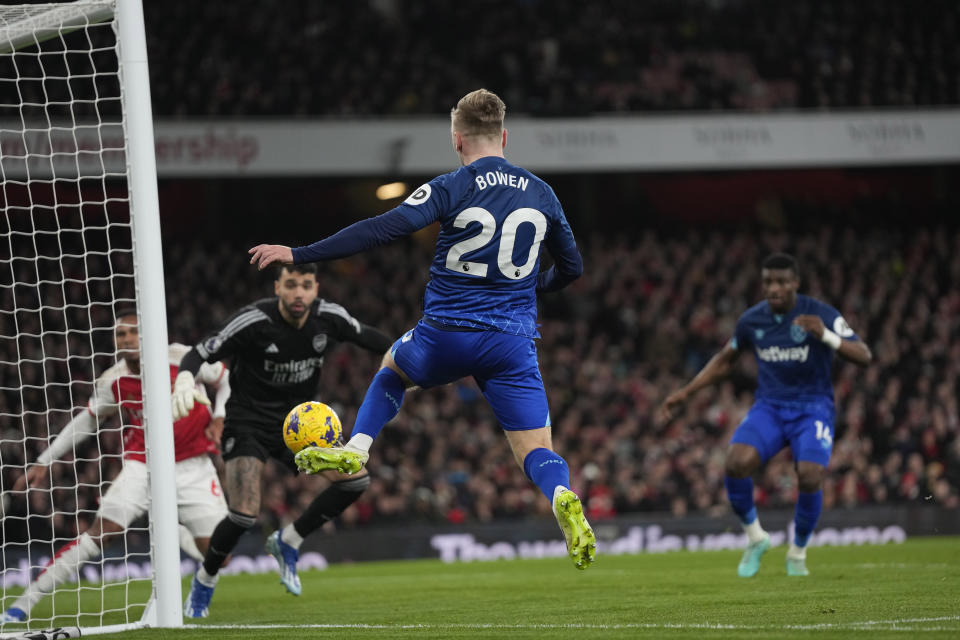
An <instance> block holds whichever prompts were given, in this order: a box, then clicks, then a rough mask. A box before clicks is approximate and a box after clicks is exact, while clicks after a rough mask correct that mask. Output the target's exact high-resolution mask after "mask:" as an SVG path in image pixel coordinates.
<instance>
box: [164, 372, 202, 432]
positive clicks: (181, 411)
mask: <svg viewBox="0 0 960 640" xmlns="http://www.w3.org/2000/svg"><path fill="white" fill-rule="evenodd" d="M195 402H199V403H200V404H205V405H207V406H210V400H208V399H207V396H206V394H204V393H203V392H202V391H201V390H200V389H198V388H197V383H196V381H195V380H194V379H193V374H192V373H190V372H189V371H181V372H180V373H178V374H177V379H176V381H174V383H173V420H174V422H176V421H177V420H179V419H180V418H183V417H184V416H186V415H187V414H188V413H190V412H191V411H193V405H194V403H195Z"/></svg>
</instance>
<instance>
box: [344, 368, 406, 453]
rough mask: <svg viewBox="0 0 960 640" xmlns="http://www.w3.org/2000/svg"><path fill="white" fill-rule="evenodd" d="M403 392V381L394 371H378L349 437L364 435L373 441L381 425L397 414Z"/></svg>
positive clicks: (385, 369)
mask: <svg viewBox="0 0 960 640" xmlns="http://www.w3.org/2000/svg"><path fill="white" fill-rule="evenodd" d="M405 390H406V389H405V387H404V384H403V379H401V378H400V376H399V375H397V372H396V371H394V370H393V369H389V368H387V367H384V368H383V369H380V371H378V372H377V375H375V376H374V377H373V382H371V383H370V387H369V388H368V389H367V395H366V396H364V398H363V404H361V405H360V409H359V410H358V411H357V421H356V422H355V423H354V425H353V432H352V433H351V437H352V436H355V435H357V434H358V433H364V434H366V435H368V436H370V438H371V439H375V438H376V437H377V434H378V433H380V430H381V429H383V425H385V424H387V423H388V422H390V421H391V420H393V419H394V418H395V417H396V416H397V413H399V411H400V405H401V404H403V394H404V391H405Z"/></svg>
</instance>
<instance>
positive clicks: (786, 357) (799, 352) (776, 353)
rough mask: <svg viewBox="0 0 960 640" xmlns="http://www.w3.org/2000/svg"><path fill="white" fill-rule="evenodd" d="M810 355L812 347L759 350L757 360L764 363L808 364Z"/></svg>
mask: <svg viewBox="0 0 960 640" xmlns="http://www.w3.org/2000/svg"><path fill="white" fill-rule="evenodd" d="M808 355H810V345H804V346H802V347H776V346H774V347H767V348H766V349H760V348H757V358H759V359H760V360H763V361H764V362H806V361H807V356H808Z"/></svg>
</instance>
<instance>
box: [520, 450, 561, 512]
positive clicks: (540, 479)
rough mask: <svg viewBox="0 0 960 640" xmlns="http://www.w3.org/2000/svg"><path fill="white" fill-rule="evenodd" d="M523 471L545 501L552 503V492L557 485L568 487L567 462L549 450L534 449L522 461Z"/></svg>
mask: <svg viewBox="0 0 960 640" xmlns="http://www.w3.org/2000/svg"><path fill="white" fill-rule="evenodd" d="M523 471H524V473H526V474H527V477H528V478H530V479H531V480H533V483H534V484H535V485H537V486H538V487H540V491H543V495H545V496H547V500H550V501H551V502H553V490H554V489H555V488H556V487H557V485H558V484H559V485H562V486H563V487H567V488H569V487H570V469H569V468H568V467H567V461H566V460H564V459H563V458H561V457H560V456H558V455H557V454H556V453H554V452H553V451H550V449H544V448H543V447H541V448H539V449H534V450H533V451H531V452H530V453H528V454H527V457H526V458H524V459H523Z"/></svg>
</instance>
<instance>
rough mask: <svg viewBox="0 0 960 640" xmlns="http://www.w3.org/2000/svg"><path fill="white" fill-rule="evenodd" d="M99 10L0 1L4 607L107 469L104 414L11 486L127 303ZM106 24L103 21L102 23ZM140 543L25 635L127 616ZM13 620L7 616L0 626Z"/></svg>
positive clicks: (125, 247) (105, 358) (114, 466)
mask: <svg viewBox="0 0 960 640" xmlns="http://www.w3.org/2000/svg"><path fill="white" fill-rule="evenodd" d="M112 4H113V3H112V1H111V2H86V1H83V2H75V3H71V5H70V6H68V7H63V6H62V5H42V4H31V5H28V6H18V7H11V6H6V7H0V178H2V192H0V206H2V211H3V214H2V221H0V465H2V473H0V482H2V487H0V488H2V491H3V506H4V507H5V509H4V513H3V518H2V554H0V571H2V574H0V582H2V584H0V588H2V596H3V601H2V606H3V609H4V610H7V609H8V608H9V607H11V606H14V605H15V602H16V600H17V596H18V595H19V594H20V593H21V592H22V591H23V589H24V587H25V585H26V584H27V582H28V581H29V580H30V578H31V577H34V576H36V575H37V574H38V573H39V571H40V570H41V568H42V567H43V566H44V565H45V563H46V562H47V561H48V560H49V559H50V558H51V557H53V555H54V554H55V553H56V552H58V551H60V550H61V549H63V548H64V547H65V546H68V545H69V543H71V542H72V541H74V540H75V539H76V538H77V536H78V534H79V533H81V532H83V531H84V530H85V529H86V528H87V527H88V526H89V525H90V524H91V523H92V522H93V520H94V517H95V514H96V513H97V509H98V505H99V502H100V499H101V497H102V495H103V493H104V492H105V491H106V489H107V488H108V486H109V483H110V481H111V480H112V479H113V478H114V477H115V476H116V474H117V473H118V472H119V470H120V468H121V453H122V445H121V437H122V430H123V425H122V424H121V420H120V418H119V417H112V418H109V419H107V420H104V421H103V422H102V423H101V425H100V429H99V430H98V431H97V432H96V433H95V434H94V435H93V436H91V437H89V438H87V439H86V440H85V441H83V442H82V443H80V444H78V445H76V446H75V447H71V453H68V454H67V455H65V456H64V457H63V458H62V459H61V460H59V461H57V462H55V463H53V464H52V465H51V466H50V475H49V482H44V483H42V484H41V486H40V487H39V488H37V489H31V490H30V491H29V492H28V491H14V490H13V488H14V484H15V483H16V481H17V479H18V478H21V477H22V476H23V475H24V472H25V467H26V466H27V465H29V464H31V463H34V462H35V461H36V460H37V457H38V455H39V454H40V453H41V452H42V451H43V450H44V449H46V448H47V446H48V442H49V440H50V439H51V438H52V437H53V436H55V435H56V434H57V433H58V432H59V431H60V430H61V429H62V428H63V426H64V425H65V424H67V423H68V422H69V421H70V420H71V418H72V417H73V416H74V415H76V414H77V413H79V412H80V411H81V410H85V409H84V407H85V406H86V404H87V400H88V398H90V396H91V394H92V393H93V390H94V383H95V380H96V379H97V377H98V376H101V375H102V374H103V373H104V372H105V371H106V370H107V369H108V368H109V367H111V366H112V365H113V364H114V363H115V362H116V360H117V358H116V352H115V348H114V324H115V321H116V312H117V311H118V310H119V309H121V308H124V307H126V308H130V307H134V305H135V301H134V277H133V259H132V249H131V247H132V242H131V225H130V219H129V211H130V207H129V200H128V186H127V184H128V183H127V177H126V168H125V165H126V157H125V152H124V136H123V122H122V115H121V102H120V82H119V78H118V62H117V61H118V52H117V36H116V31H115V24H114V23H113V21H112V20H111V19H110V16H112V14H113V6H112ZM105 19H106V21H102V20H105ZM148 543H149V540H148V533H147V528H146V525H145V524H142V520H141V522H140V523H135V526H132V527H130V529H129V531H128V533H127V535H126V536H124V537H120V538H118V539H116V540H114V542H113V543H112V544H110V545H108V546H107V550H106V553H105V557H106V558H107V559H106V560H101V559H100V558H95V560H94V561H93V562H91V563H85V564H83V565H81V566H80V571H79V573H80V576H81V577H82V578H83V580H82V581H81V582H80V583H79V584H77V583H76V580H75V579H73V578H71V579H70V580H68V581H67V582H66V583H64V584H61V585H59V586H57V588H56V591H55V593H54V595H53V596H52V597H45V598H43V599H41V600H40V601H39V603H38V604H36V606H34V607H33V609H32V611H30V615H29V618H30V619H29V626H30V627H31V628H39V627H50V626H60V625H77V626H100V625H105V624H118V623H127V622H132V621H136V620H139V618H140V616H141V614H142V611H143V606H144V603H145V602H146V600H147V598H148V597H149V591H150V587H149V581H150V572H149V570H145V567H146V566H147V565H148V559H149V544H148ZM17 628H22V625H16V624H11V623H9V622H8V623H6V624H4V626H3V632H4V633H8V632H10V631H14V630H15V629H17Z"/></svg>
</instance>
